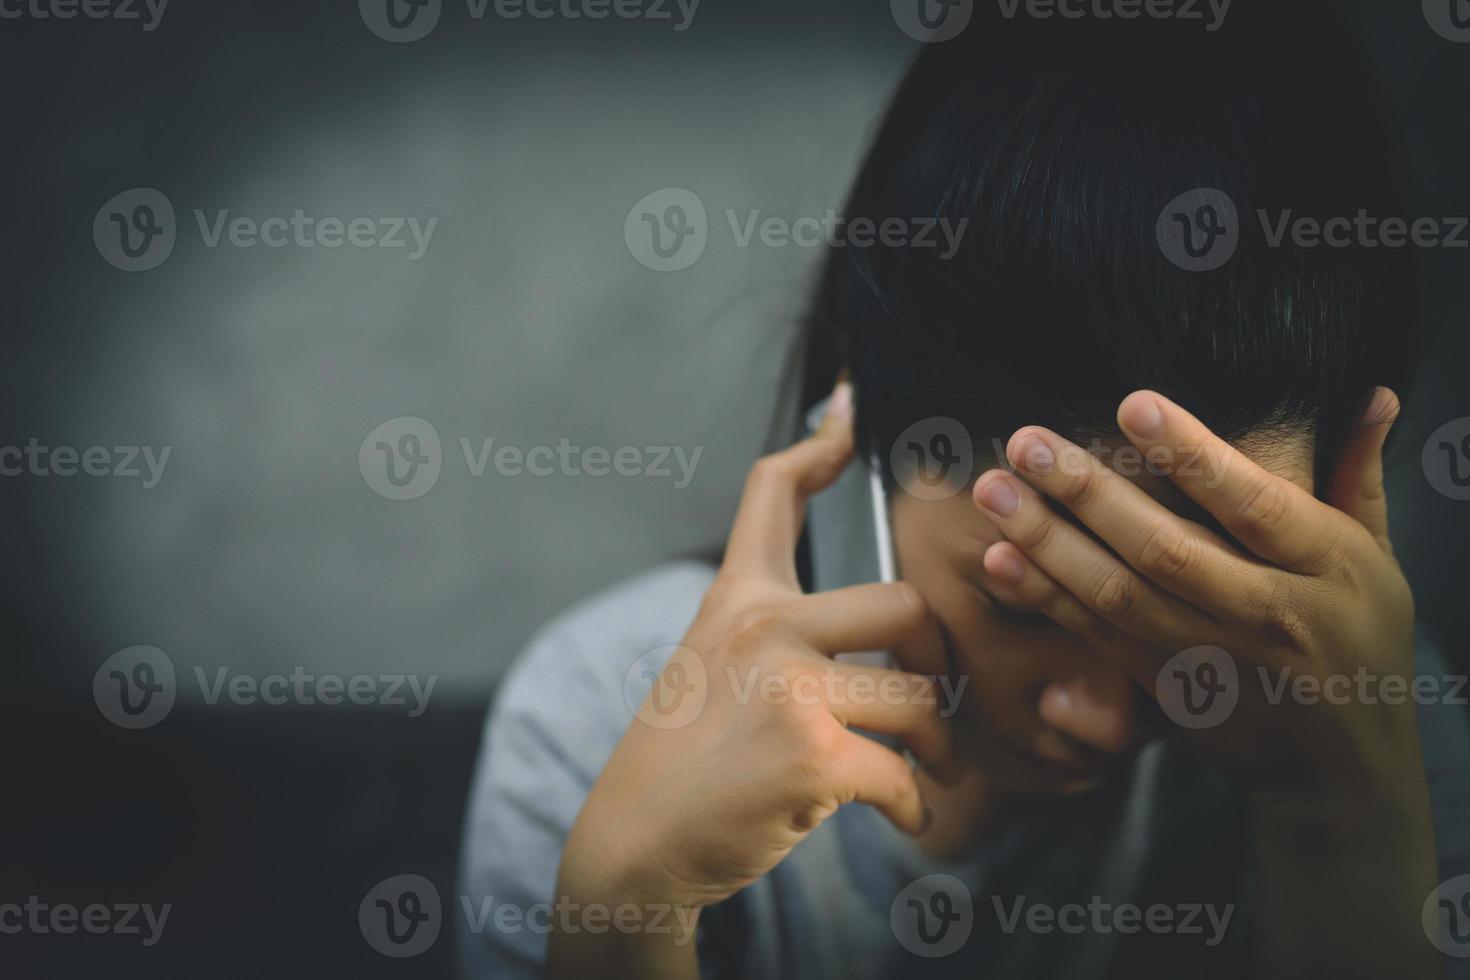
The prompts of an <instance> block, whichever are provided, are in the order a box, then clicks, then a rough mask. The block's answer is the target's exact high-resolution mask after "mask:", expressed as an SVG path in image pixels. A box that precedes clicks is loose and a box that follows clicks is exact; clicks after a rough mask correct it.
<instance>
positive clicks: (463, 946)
mask: <svg viewBox="0 0 1470 980" xmlns="http://www.w3.org/2000/svg"><path fill="white" fill-rule="evenodd" d="M711 577H712V572H711V571H709V570H707V569H705V568H704V567H703V566H700V565H694V564H688V565H680V566H672V567H670V568H667V569H665V570H662V571H659V572H655V573H650V574H649V575H646V576H644V577H642V578H641V579H639V580H635V581H634V582H633V583H630V584H629V585H627V586H623V587H622V588H620V589H618V590H615V591H613V592H610V593H606V594H604V595H603V596H601V597H599V598H596V599H594V600H592V601H590V602H589V603H587V604H585V605H583V606H581V607H578V608H577V609H574V610H573V611H572V612H570V613H568V614H567V615H565V616H563V617H562V618H561V619H560V620H558V621H557V622H556V623H554V624H553V625H552V626H550V627H548V628H547V629H546V630H544V631H543V632H542V633H541V634H540V635H539V636H538V637H536V638H535V639H533V640H532V642H531V643H530V645H529V646H528V647H527V648H526V650H525V652H524V653H522V654H521V656H520V657H519V658H518V660H517V662H516V664H515V666H514V667H513V668H512V669H511V671H510V673H509V675H508V676H507V678H506V680H505V682H504V683H503V684H502V686H501V688H500V691H499V692H498V694H497V696H496V699H495V702H494V705H493V706H492V710H491V711H490V714H489V717H488V719H487V722H486V726H485V734H484V740H483V743H482V745H481V749H480V759H479V762H478V765H477V767H476V772H475V776H474V780H473V782H472V785H471V787H470V797H469V804H468V809H467V813H466V817H465V827H464V841H463V845H462V847H461V855H460V866H459V883H458V887H457V888H456V892H457V894H456V896H455V901H456V904H457V905H459V906H460V907H459V908H456V909H453V910H452V911H450V916H451V918H452V920H453V921H454V922H455V924H456V927H457V932H458V937H457V938H458V945H459V952H460V958H461V966H462V972H463V974H464V975H465V976H467V977H471V978H480V977H494V978H497V980H502V978H522V977H524V978H530V977H539V976H540V975H541V972H542V967H543V964H544V962H545V958H546V943H547V935H548V932H549V931H550V922H551V919H550V916H552V915H554V914H556V911H555V903H556V899H555V896H554V891H555V887H556V874H557V866H558V864H559V862H560V860H561V852H562V847H563V845H564V843H565V841H566V838H567V834H568V832H569V831H570V830H571V827H572V823H573V822H574V821H575V820H576V818H577V814H578V813H579V812H580V810H581V808H582V803H583V801H584V800H585V799H586V797H587V793H588V791H589V790H590V789H591V788H592V784H593V782H595V781H596V779H597V776H598V774H599V773H600V772H601V771H602V768H603V766H604V765H605V764H606V763H607V759H608V756H609V755H611V753H612V750H613V747H614V746H615V745H616V744H617V742H618V740H619V739H620V738H621V737H622V734H623V732H624V730H625V729H626V728H627V726H628V725H629V723H630V722H631V721H632V720H633V709H632V708H630V707H629V706H628V704H627V702H626V698H625V696H624V678H625V676H626V675H627V674H628V671H629V670H630V669H633V668H634V666H635V664H636V665H637V669H638V670H639V671H640V672H641V671H642V670H645V669H658V667H660V666H661V663H659V664H655V662H654V660H656V659H657V657H658V656H659V654H657V653H654V652H653V651H659V650H660V649H661V648H664V647H667V646H669V645H671V644H675V643H677V642H678V640H679V638H680V637H681V636H682V635H683V633H684V630H685V629H686V628H687V626H688V624H689V622H690V621H691V620H692V619H693V616H694V613H695V611H696V610H697V608H698V603H699V600H700V599H701V598H702V596H703V594H704V591H705V589H706V588H707V586H708V581H709V579H710V578H711Z"/></svg>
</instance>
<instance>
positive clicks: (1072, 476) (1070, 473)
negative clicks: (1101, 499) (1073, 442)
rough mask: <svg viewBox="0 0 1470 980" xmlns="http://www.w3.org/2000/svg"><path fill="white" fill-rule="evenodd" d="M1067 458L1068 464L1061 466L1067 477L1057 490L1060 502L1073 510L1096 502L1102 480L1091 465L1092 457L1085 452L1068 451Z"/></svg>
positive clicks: (1100, 490)
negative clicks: (1074, 452)
mask: <svg viewBox="0 0 1470 980" xmlns="http://www.w3.org/2000/svg"><path fill="white" fill-rule="evenodd" d="M1079 456H1080V458H1078V457H1079ZM1067 459H1068V463H1069V465H1066V466H1064V467H1063V471H1064V472H1066V473H1067V478H1066V480H1065V481H1063V483H1062V486H1061V489H1060V491H1059V495H1060V496H1061V498H1062V502H1063V503H1065V504H1066V505H1067V506H1068V507H1069V508H1070V509H1073V510H1078V509H1082V508H1085V507H1087V506H1089V505H1090V504H1093V503H1096V501H1097V497H1098V494H1100V493H1101V492H1102V487H1103V482H1102V480H1101V479H1100V478H1099V477H1098V472H1097V469H1096V468H1095V467H1094V466H1093V459H1092V457H1091V456H1090V455H1089V454H1087V453H1085V452H1084V453H1078V454H1073V453H1068V454H1067Z"/></svg>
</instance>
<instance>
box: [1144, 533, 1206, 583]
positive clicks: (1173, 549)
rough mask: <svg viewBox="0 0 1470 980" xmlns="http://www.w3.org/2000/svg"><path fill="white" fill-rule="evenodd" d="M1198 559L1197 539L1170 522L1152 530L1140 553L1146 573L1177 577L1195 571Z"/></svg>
mask: <svg viewBox="0 0 1470 980" xmlns="http://www.w3.org/2000/svg"><path fill="white" fill-rule="evenodd" d="M1198 561H1199V548H1198V545H1197V543H1196V542H1195V540H1194V539H1193V538H1192V537H1190V536H1189V535H1188V534H1185V533H1184V532H1183V531H1181V530H1179V528H1177V527H1174V526H1172V525H1169V524H1160V525H1158V526H1157V527H1155V528H1154V529H1153V530H1152V531H1150V532H1149V535H1148V537H1147V538H1146V539H1145V540H1144V542H1143V547H1142V548H1141V549H1140V550H1139V555H1138V563H1139V565H1140V566H1142V570H1143V571H1144V572H1145V573H1149V574H1159V575H1169V576H1175V577H1179V576H1183V575H1186V574H1188V573H1190V572H1193V571H1194V569H1195V566H1196V564H1197V563H1198Z"/></svg>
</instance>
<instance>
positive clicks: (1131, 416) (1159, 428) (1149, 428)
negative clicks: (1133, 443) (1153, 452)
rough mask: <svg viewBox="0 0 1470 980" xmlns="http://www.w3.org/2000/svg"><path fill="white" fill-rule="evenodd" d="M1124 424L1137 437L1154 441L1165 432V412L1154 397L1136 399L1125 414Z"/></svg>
mask: <svg viewBox="0 0 1470 980" xmlns="http://www.w3.org/2000/svg"><path fill="white" fill-rule="evenodd" d="M1123 424H1124V425H1125V426H1127V428H1128V430H1129V431H1130V432H1132V433H1134V434H1135V435H1140V436H1143V438H1145V439H1152V438H1153V437H1154V436H1156V435H1158V434H1159V433H1160V432H1163V431H1164V411H1163V409H1161V408H1160V407H1159V402H1158V399H1156V398H1154V397H1152V396H1147V395H1146V396H1142V397H1139V398H1135V399H1133V401H1132V402H1130V403H1129V405H1128V408H1127V409H1126V410H1124V412H1123Z"/></svg>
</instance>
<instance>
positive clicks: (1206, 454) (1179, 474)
mask: <svg viewBox="0 0 1470 980" xmlns="http://www.w3.org/2000/svg"><path fill="white" fill-rule="evenodd" d="M1118 424H1119V425H1120V426H1122V428H1123V431H1124V433H1125V434H1126V435H1127V436H1128V438H1129V440H1131V441H1132V442H1133V444H1134V445H1135V446H1137V447H1138V448H1139V450H1141V451H1142V452H1143V454H1144V458H1145V459H1147V460H1149V461H1150V463H1152V464H1153V465H1154V466H1156V467H1158V468H1160V469H1162V470H1164V471H1165V472H1166V473H1167V474H1168V476H1169V478H1170V479H1171V480H1172V481H1173V482H1174V484H1175V485H1176V486H1178V487H1179V489H1180V490H1182V491H1183V492H1184V493H1185V494H1186V495H1188V496H1189V498H1190V499H1191V500H1193V501H1194V502H1195V503H1197V504H1199V505H1200V506H1201V507H1203V508H1204V509H1205V510H1207V511H1209V512H1210V513H1211V514H1212V515H1214V517H1215V519H1216V520H1218V521H1219V522H1220V524H1221V526H1222V527H1224V528H1225V530H1226V531H1227V532H1229V533H1230V535H1231V536H1232V537H1234V538H1235V540H1237V541H1239V542H1240V543H1241V544H1242V545H1244V546H1245V547H1246V548H1247V549H1249V550H1250V551H1251V552H1252V553H1254V554H1256V555H1259V556H1260V557H1261V558H1264V559H1265V560H1266V561H1269V562H1271V563H1272V564H1275V565H1279V566H1281V567H1283V568H1286V569H1288V570H1289V571H1296V572H1303V573H1306V574H1310V575H1315V574H1321V573H1323V572H1325V571H1327V570H1328V569H1330V568H1332V567H1333V566H1335V565H1337V564H1338V563H1339V562H1340V561H1341V554H1342V547H1343V545H1344V544H1345V542H1344V541H1343V525H1342V524H1341V523H1339V521H1340V518H1341V515H1340V514H1338V513H1337V512H1336V511H1335V510H1334V509H1333V508H1331V507H1329V506H1327V505H1326V504H1324V503H1322V502H1321V501H1320V500H1318V499H1317V498H1315V497H1313V496H1312V495H1311V494H1310V493H1308V492H1307V491H1305V490H1303V489H1302V488H1301V487H1299V486H1297V485H1296V484H1294V483H1292V482H1291V481H1289V480H1285V479H1283V478H1281V477H1279V476H1276V475H1275V474H1273V473H1268V472H1267V471H1266V470H1264V469H1262V468H1261V467H1260V466H1257V465H1256V464H1255V463H1254V462H1252V461H1251V460H1249V459H1247V458H1246V457H1245V455H1244V454H1242V453H1241V452H1240V451H1239V450H1237V449H1236V448H1235V447H1234V446H1231V445H1230V444H1229V443H1228V442H1226V441H1225V440H1223V439H1221V438H1220V437H1219V436H1217V435H1215V434H1214V433H1213V432H1211V431H1210V430H1209V428H1208V427H1206V426H1205V424H1204V423H1203V422H1201V421H1200V420H1199V419H1197V418H1195V417H1194V416H1193V415H1191V414H1189V413H1188V412H1186V411H1185V410H1184V409H1183V408H1180V407H1179V406H1178V405H1176V404H1175V403H1174V402H1172V401H1170V400H1169V399H1167V398H1165V397H1164V396H1163V395H1160V394H1158V393H1157V392H1152V391H1135V392H1134V393H1133V394H1131V395H1129V396H1128V397H1127V398H1125V399H1123V403H1122V405H1120V406H1119V408H1118Z"/></svg>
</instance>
